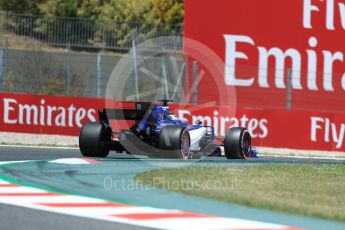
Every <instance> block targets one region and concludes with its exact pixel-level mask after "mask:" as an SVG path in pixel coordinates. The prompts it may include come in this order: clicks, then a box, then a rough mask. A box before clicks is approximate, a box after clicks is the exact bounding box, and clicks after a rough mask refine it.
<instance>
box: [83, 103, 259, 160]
mask: <svg viewBox="0 0 345 230" xmlns="http://www.w3.org/2000/svg"><path fill="white" fill-rule="evenodd" d="M161 102H162V103H161V104H154V103H147V102H135V103H134V106H135V108H134V109H133V108H132V109H103V110H102V111H98V115H99V122H87V123H85V124H84V125H83V126H82V128H81V131H80V136H79V148H80V151H81V153H82V155H83V156H86V157H106V156H107V155H108V154H109V151H110V150H113V151H116V152H118V153H119V152H126V153H128V154H134V155H146V156H148V157H160V158H179V159H188V158H195V157H200V156H205V155H207V156H221V148H220V146H222V145H224V152H225V156H226V157H227V158H228V159H247V158H249V157H250V156H251V152H252V146H251V136H250V134H249V132H248V130H247V129H245V128H241V127H233V128H229V129H228V131H227V134H226V136H225V138H222V139H221V140H219V139H217V138H216V137H215V134H214V128H213V127H211V126H204V125H203V124H202V122H197V124H194V125H188V124H187V122H186V121H184V120H181V119H179V118H178V117H176V116H175V115H174V114H173V113H172V112H171V111H170V108H169V106H168V102H171V101H170V100H165V99H164V100H161ZM109 118H110V119H114V120H132V121H134V125H132V126H131V128H130V129H127V130H118V131H114V130H113V128H112V127H111V125H110V122H109ZM217 140H218V141H220V144H215V141H217Z"/></svg>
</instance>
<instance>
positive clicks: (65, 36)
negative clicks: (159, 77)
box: [0, 12, 183, 50]
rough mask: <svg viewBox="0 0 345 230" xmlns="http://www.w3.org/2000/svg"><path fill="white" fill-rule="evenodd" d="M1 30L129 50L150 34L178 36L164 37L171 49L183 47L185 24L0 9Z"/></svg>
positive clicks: (78, 44) (66, 44) (77, 44)
mask: <svg viewBox="0 0 345 230" xmlns="http://www.w3.org/2000/svg"><path fill="white" fill-rule="evenodd" d="M0 30H1V32H2V33H3V34H5V33H9V34H15V35H19V36H25V37H29V38H33V39H36V40H38V41H40V42H43V43H46V44H49V45H55V46H63V47H79V48H96V49H108V50H129V49H130V48H131V46H132V41H133V38H134V39H135V41H136V42H137V43H140V42H142V41H145V40H148V39H150V38H155V37H162V36H174V37H175V39H174V40H173V41H171V40H167V41H163V44H161V45H162V46H164V47H165V48H167V49H176V50H178V49H181V47H182V39H181V38H182V30H183V27H182V25H160V24H147V23H130V22H118V21H100V20H91V19H83V18H71V17H53V16H37V15H27V14H14V13H8V12H0Z"/></svg>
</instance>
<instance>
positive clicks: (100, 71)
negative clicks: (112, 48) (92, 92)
mask: <svg viewBox="0 0 345 230" xmlns="http://www.w3.org/2000/svg"><path fill="white" fill-rule="evenodd" d="M101 62H102V54H101V52H98V53H97V97H101V81H102V66H101Z"/></svg>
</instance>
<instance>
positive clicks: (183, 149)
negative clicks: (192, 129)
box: [158, 125, 190, 159]
mask: <svg viewBox="0 0 345 230" xmlns="http://www.w3.org/2000/svg"><path fill="white" fill-rule="evenodd" d="M158 148H159V149H162V150H168V151H163V152H164V156H161V157H167V158H178V159H188V158H189V154H190V152H189V150H190V136H189V132H188V130H187V129H186V128H185V127H183V126H172V125H171V126H165V127H163V128H162V130H161V133H160V135H159V143H158Z"/></svg>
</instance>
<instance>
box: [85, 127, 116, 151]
mask: <svg viewBox="0 0 345 230" xmlns="http://www.w3.org/2000/svg"><path fill="white" fill-rule="evenodd" d="M110 139H111V134H110V133H109V132H106V130H105V127H104V126H103V125H102V124H101V123H99V122H87V123H85V124H84V125H83V127H82V128H81V130H80V136H79V149H80V152H81V154H82V155H83V156H85V157H106V156H108V154H109V151H110Z"/></svg>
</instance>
